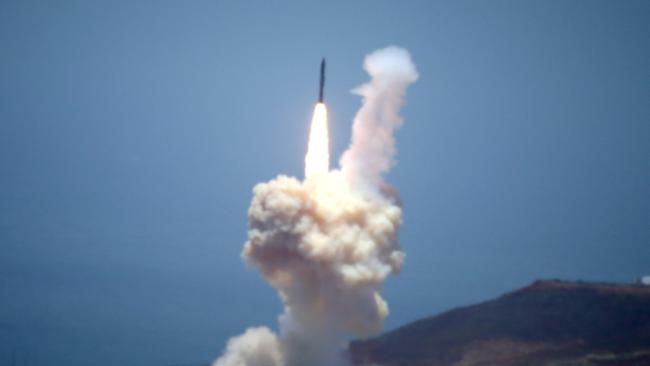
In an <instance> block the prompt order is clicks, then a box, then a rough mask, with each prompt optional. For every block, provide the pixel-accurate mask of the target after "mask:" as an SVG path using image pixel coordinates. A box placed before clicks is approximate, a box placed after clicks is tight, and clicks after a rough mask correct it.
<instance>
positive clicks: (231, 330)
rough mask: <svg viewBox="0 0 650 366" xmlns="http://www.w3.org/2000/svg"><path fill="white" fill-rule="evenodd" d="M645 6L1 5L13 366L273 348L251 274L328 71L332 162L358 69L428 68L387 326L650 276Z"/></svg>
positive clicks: (7, 327) (1, 225)
mask: <svg viewBox="0 0 650 366" xmlns="http://www.w3.org/2000/svg"><path fill="white" fill-rule="evenodd" d="M649 19H650V6H649V3H648V2H645V1H624V2H615V1H545V2H539V1H490V2H486V1H476V2H474V1H453V2H437V1H407V2H390V1H353V2H348V1H321V2H310V1H286V2H274V1H268V2H266V1H265V2H258V3H253V2H237V1H192V2H179V1H177V2H174V1H171V2H164V1H138V2H130V1H122V2H119V1H118V2H107V1H106V2H101V1H59V2H54V1H52V2H45V1H44V2H32V1H4V2H2V3H1V4H0V52H1V55H2V57H0V80H2V82H1V83H0V169H1V170H2V174H0V202H1V203H2V205H1V206H0V245H1V246H2V250H0V299H1V300H0V340H1V341H0V363H9V362H10V361H11V357H12V354H13V355H14V357H15V358H16V360H17V361H16V364H17V365H19V366H22V365H32V366H33V365H44V364H65V365H88V364H92V365H98V366H101V365H115V364H122V365H173V364H197V363H201V362H206V361H209V360H212V359H213V358H215V357H216V356H218V355H219V354H220V352H221V350H222V348H223V346H224V344H225V341H226V340H227V339H228V337H230V336H232V335H235V334H239V333H240V332H242V331H243V330H244V329H245V327H247V326H252V325H269V326H274V324H275V323H276V316H277V314H278V313H279V312H280V310H281V306H280V303H279V301H278V299H277V296H276V294H275V293H274V291H272V290H271V289H270V288H269V287H268V285H266V284H265V283H264V282H262V281H261V279H260V278H259V276H258V275H257V274H256V273H254V272H253V271H251V270H249V269H247V268H246V267H245V266H244V265H243V263H242V262H241V260H240V258H239V252H240V250H241V247H242V244H243V242H244V241H245V238H246V225H247V223H246V209H247V207H248V203H249V200H250V198H251V189H252V187H253V186H254V184H255V183H257V182H261V181H266V180H269V179H271V178H273V177H274V176H276V175H277V174H289V175H295V176H300V175H301V174H302V168H303V157H304V152H305V147H306V136H307V128H308V123H309V121H310V118H311V112H312V108H313V105H314V102H315V100H316V97H317V92H318V90H317V86H318V66H319V62H320V58H321V57H323V56H325V57H327V60H328V70H327V72H328V73H327V85H326V90H325V98H326V103H327V104H328V108H329V112H330V126H331V133H332V150H333V151H332V155H333V156H336V157H338V156H339V154H340V153H341V152H342V151H343V150H344V149H345V147H346V146H347V143H348V141H349V135H350V126H351V121H352V119H353V117H354V114H355V112H356V110H357V109H358V107H359V104H360V100H359V98H358V96H355V95H352V94H350V93H349V91H350V90H351V89H352V88H353V87H355V86H357V85H359V84H361V83H363V82H364V81H365V80H366V79H367V78H366V75H365V73H364V71H363V70H362V68H361V64H362V61H363V57H364V55H365V54H367V53H369V52H371V51H373V50H375V49H377V48H380V47H384V46H387V45H398V46H402V47H405V48H407V49H409V50H410V52H411V54H412V56H413V60H414V62H415V63H416V65H417V66H418V70H419V72H420V79H419V80H418V82H417V83H416V84H414V86H413V87H412V88H411V89H409V91H408V96H407V105H406V106H405V108H404V111H403V116H404V117H405V119H406V124H405V125H404V127H403V129H402V130H400V131H399V132H398V135H397V141H398V149H399V154H398V165H397V167H396V168H395V169H394V170H393V171H392V172H391V173H390V174H389V176H388V180H389V181H390V182H391V183H392V184H394V185H396V186H397V187H398V188H399V189H400V191H401V194H402V199H403V201H404V220H405V222H404V226H403V229H402V232H401V236H400V237H401V241H402V244H403V247H404V249H405V251H406V253H407V260H406V264H405V267H404V272H403V273H402V274H401V275H400V276H399V277H397V278H393V279H391V280H390V281H389V282H388V283H387V286H386V289H385V294H386V298H387V300H388V302H389V304H390V307H391V316H390V317H389V320H388V322H387V327H388V328H393V327H395V326H398V325H401V324H404V323H405V322H408V321H411V320H414V319H417V318H420V317H423V316H428V315H433V314H435V313H437V312H440V311H443V310H445V309H448V308H451V307H453V306H458V305H465V304H469V303H472V302H476V301H481V300H485V299H487V298H490V297H493V296H496V295H499V294H501V293H504V292H506V291H510V290H512V289H515V288H517V287H519V286H522V285H525V284H527V283H529V282H531V281H533V280H534V279H537V278H562V279H571V280H578V279H581V280H593V281H616V282H629V281H631V280H633V279H634V278H635V277H637V276H640V275H643V274H648V273H650V245H649V244H650V226H649V225H648V221H649V219H650V194H649V193H650V192H649V191H648V189H649V188H650V143H649V141H650V124H649V122H650V73H648V65H650V49H649V47H648V39H650V22H649V21H648V20H649Z"/></svg>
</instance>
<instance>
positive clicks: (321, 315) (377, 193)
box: [214, 47, 417, 366]
mask: <svg viewBox="0 0 650 366" xmlns="http://www.w3.org/2000/svg"><path fill="white" fill-rule="evenodd" d="M364 67H365V69H366V70H367V71H368V73H369V74H370V76H371V80H370V82H369V83H367V84H365V85H362V86H361V87H359V88H357V89H356V92H357V93H358V94H360V95H362V96H363V106H362V107H361V109H360V110H359V112H358V114H357V116H356V118H355V121H354V126H353V137H352V143H351V145H350V147H349V149H348V150H347V151H346V152H345V153H344V154H343V157H342V159H341V166H342V170H341V171H338V170H333V171H330V172H328V173H326V174H321V175H316V176H312V177H309V178H307V179H305V180H304V181H299V180H298V179H296V178H292V177H286V176H279V177H277V178H276V179H274V180H272V181H270V182H267V183H260V184H258V185H257V186H256V187H255V189H254V194H253V200H252V202H251V206H250V208H249V212H248V216H249V233H248V241H247V242H246V244H245V245H244V250H243V253H242V256H243V258H244V260H245V261H246V262H247V263H248V264H249V265H251V266H252V267H254V268H256V269H257V270H259V272H260V273H261V274H262V275H263V277H264V278H265V279H266V280H267V281H268V282H269V283H270V284H271V285H272V286H273V287H274V288H275V289H277V290H278V292H279V294H280V298H281V299H282V301H283V303H284V307H285V310H284V313H283V314H282V315H281V316H280V319H279V323H280V324H279V325H280V333H279V334H278V335H276V334H274V333H272V332H271V331H270V330H268V329H267V328H252V329H249V330H247V331H246V332H245V333H244V334H243V335H241V336H239V337H236V338H233V339H231V340H230V341H229V343H228V346H227V348H226V351H225V353H224V355H223V356H222V357H221V358H219V359H218V360H217V361H215V363H214V366H346V365H349V361H348V360H347V357H346V354H345V349H346V348H345V346H346V343H345V337H346V336H348V335H355V336H369V335H374V334H377V333H379V332H380V331H381V329H382V325H383V321H384V319H385V318H386V316H388V305H387V303H386V302H385V301H384V299H383V298H382V297H381V295H380V289H381V285H382V283H383V282H384V280H385V279H386V277H387V276H389V275H390V274H392V273H397V272H399V270H400V268H401V266H402V262H403V260H404V253H403V252H402V251H401V249H400V246H399V243H398V240H397V230H398V228H399V226H400V224H401V214H402V211H401V208H400V207H399V203H398V199H397V194H396V191H395V190H392V189H390V188H388V187H387V186H386V185H385V184H384V183H383V182H382V179H381V175H382V173H385V172H386V171H388V169H390V167H391V166H392V165H393V156H394V154H395V142H394V139H393V136H392V135H393V132H394V131H395V129H396V128H398V127H399V126H400V124H401V123H402V120H401V118H400V117H399V114H398V112H399V109H400V107H401V106H402V104H403V96H404V93H405V90H406V88H407V86H408V85H409V84H410V83H412V82H414V81H415V80H416V79H417V72H416V71H415V66H414V65H413V63H412V62H411V59H410V56H409V54H408V52H407V51H406V50H404V49H400V48H397V47H388V48H385V49H381V50H378V51H375V52H373V53H372V54H370V55H368V56H367V57H366V60H365V65H364Z"/></svg>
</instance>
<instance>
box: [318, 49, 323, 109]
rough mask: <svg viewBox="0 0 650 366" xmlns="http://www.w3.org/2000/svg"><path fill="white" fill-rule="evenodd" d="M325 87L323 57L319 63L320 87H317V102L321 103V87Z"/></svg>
mask: <svg viewBox="0 0 650 366" xmlns="http://www.w3.org/2000/svg"><path fill="white" fill-rule="evenodd" d="M324 87H325V58H323V61H321V63H320V88H319V89H318V103H323V88H324Z"/></svg>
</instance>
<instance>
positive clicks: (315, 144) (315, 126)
mask: <svg viewBox="0 0 650 366" xmlns="http://www.w3.org/2000/svg"><path fill="white" fill-rule="evenodd" d="M329 170H330V153H329V133H328V128H327V108H326V107H325V104H323V103H318V104H316V107H315V108H314V117H313V118H312V120H311V127H310V130H309V144H308V146H307V155H306V156H305V178H310V177H313V176H316V175H319V174H320V175H322V174H325V173H327V172H328V171H329Z"/></svg>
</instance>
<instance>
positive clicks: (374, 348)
mask: <svg viewBox="0 0 650 366" xmlns="http://www.w3.org/2000/svg"><path fill="white" fill-rule="evenodd" d="M351 351H352V356H353V359H354V361H355V363H356V364H358V365H362V364H371V363H377V364H381V365H383V366H398V365H399V366H424V365H426V366H452V365H454V366H461V365H462V366H478V365H481V366H487V365H500V366H515V365H517V366H518V365H522V366H534V365H549V366H550V365H567V366H568V365H608V366H613V365H639V366H641V365H644V366H648V365H650V287H643V286H636V285H615V284H598V283H581V282H561V281H537V282H535V283H533V284H532V285H530V286H528V287H525V288H523V289H520V290H517V291H514V292H512V293H509V294H506V295H504V296H501V297H499V298H497V299H495V300H491V301H487V302H484V303H481V304H477V305H473V306H468V307H464V308H459V309H455V310H452V311H449V312H446V313H443V314H441V315H438V316H435V317H432V318H427V319H423V320H420V321H417V322H415V323H412V324H409V325H406V326H404V327H401V328H399V329H396V330H395V331H393V332H390V333H387V334H385V335H383V336H381V337H378V338H375V339H371V340H366V341H359V342H355V343H353V344H352V345H351Z"/></svg>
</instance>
